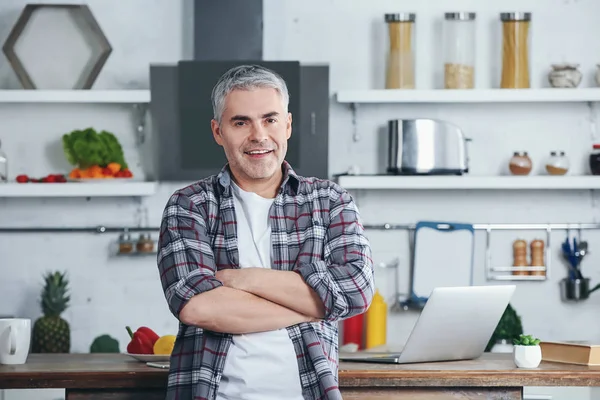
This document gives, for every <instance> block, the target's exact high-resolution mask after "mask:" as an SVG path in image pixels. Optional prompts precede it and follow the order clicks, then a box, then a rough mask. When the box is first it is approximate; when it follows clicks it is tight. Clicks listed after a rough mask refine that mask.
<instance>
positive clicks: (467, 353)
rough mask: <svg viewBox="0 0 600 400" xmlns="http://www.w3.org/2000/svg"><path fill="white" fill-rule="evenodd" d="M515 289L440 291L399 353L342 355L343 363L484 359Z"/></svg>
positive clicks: (492, 288) (438, 288)
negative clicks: (484, 354) (482, 356)
mask: <svg viewBox="0 0 600 400" xmlns="http://www.w3.org/2000/svg"><path fill="white" fill-rule="evenodd" d="M515 288H516V286H515V285H492V286H466V287H437V288H434V289H433V291H432V293H431V296H430V297H429V299H428V300H427V302H426V303H425V306H424V308H423V309H422V310H421V315H420V316H419V318H418V319H417V322H416V323H415V326H414V327H413V330H412V331H411V333H410V335H409V337H408V340H407V341H406V343H405V345H404V347H403V348H402V349H401V351H399V352H394V353H381V352H369V351H361V352H354V353H344V352H340V353H339V359H340V361H356V362H376V363H387V364H406V363H418V362H433V361H454V360H468V359H474V358H478V357H480V356H481V355H482V354H483V352H484V350H485V347H486V346H487V344H488V342H489V340H490V338H491V336H492V334H493V333H494V330H495V329H496V327H497V326H498V323H499V322H500V318H502V314H504V311H505V310H506V307H507V306H508V303H509V302H510V299H511V297H512V295H513V293H514V291H515Z"/></svg>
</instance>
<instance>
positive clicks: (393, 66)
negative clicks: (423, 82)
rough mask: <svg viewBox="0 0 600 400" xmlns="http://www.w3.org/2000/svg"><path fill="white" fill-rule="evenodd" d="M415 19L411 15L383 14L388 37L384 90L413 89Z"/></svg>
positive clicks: (413, 15)
mask: <svg viewBox="0 0 600 400" xmlns="http://www.w3.org/2000/svg"><path fill="white" fill-rule="evenodd" d="M415 17H416V16H415V14H413V13H396V14H385V22H386V23H387V24H388V36H389V50H388V55H387V66H386V77H385V88H386V89H414V88H415V52H414V48H413V47H414V42H415V40H414V23H415Z"/></svg>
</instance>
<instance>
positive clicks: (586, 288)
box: [560, 278, 590, 301]
mask: <svg viewBox="0 0 600 400" xmlns="http://www.w3.org/2000/svg"><path fill="white" fill-rule="evenodd" d="M560 288H561V295H562V298H563V300H564V301H580V300H585V299H587V298H588V297H589V296H590V278H583V279H568V278H563V279H562V280H561V281H560Z"/></svg>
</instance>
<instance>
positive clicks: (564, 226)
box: [0, 223, 600, 233]
mask: <svg viewBox="0 0 600 400" xmlns="http://www.w3.org/2000/svg"><path fill="white" fill-rule="evenodd" d="M364 227H365V229H372V230H384V231H390V230H405V231H410V230H414V229H415V227H416V225H415V224H388V223H384V224H365V225H364ZM473 229H475V230H481V231H488V230H548V229H550V230H575V231H576V230H589V229H600V223H570V224H568V223H558V224H552V223H548V224H494V223H491V224H473ZM159 230H160V228H159V227H154V226H147V227H140V226H136V227H127V226H121V227H118V226H104V225H97V226H63V227H54V226H47V227H21V226H15V227H0V233H73V232H82V233H86V232H87V233H110V232H116V233H121V232H151V231H159Z"/></svg>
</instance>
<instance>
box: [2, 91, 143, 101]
mask: <svg viewBox="0 0 600 400" xmlns="http://www.w3.org/2000/svg"><path fill="white" fill-rule="evenodd" d="M149 102H150V91H149V90H29V89H28V90H18V89H15V90H0V103H130V104H141V103H149Z"/></svg>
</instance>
